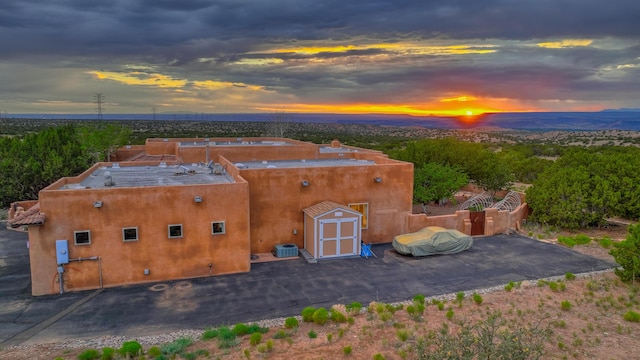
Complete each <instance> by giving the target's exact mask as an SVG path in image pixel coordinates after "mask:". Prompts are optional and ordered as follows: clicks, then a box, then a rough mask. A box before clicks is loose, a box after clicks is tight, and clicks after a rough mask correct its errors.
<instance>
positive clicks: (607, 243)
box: [598, 236, 613, 249]
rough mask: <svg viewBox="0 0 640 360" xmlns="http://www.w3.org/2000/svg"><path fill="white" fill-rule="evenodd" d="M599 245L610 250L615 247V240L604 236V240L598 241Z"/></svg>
mask: <svg viewBox="0 0 640 360" xmlns="http://www.w3.org/2000/svg"><path fill="white" fill-rule="evenodd" d="M598 244H600V246H601V247H603V248H605V249H610V248H611V247H612V246H613V240H611V238H610V237H608V236H604V237H603V238H602V239H600V240H598Z"/></svg>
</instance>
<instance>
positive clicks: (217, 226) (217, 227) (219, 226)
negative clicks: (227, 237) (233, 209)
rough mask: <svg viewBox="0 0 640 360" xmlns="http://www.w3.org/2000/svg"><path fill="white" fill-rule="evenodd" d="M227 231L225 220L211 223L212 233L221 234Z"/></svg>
mask: <svg viewBox="0 0 640 360" xmlns="http://www.w3.org/2000/svg"><path fill="white" fill-rule="evenodd" d="M224 233H225V227H224V221H214V222H212V223H211V234H213V235H220V234H224Z"/></svg>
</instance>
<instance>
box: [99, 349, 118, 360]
mask: <svg viewBox="0 0 640 360" xmlns="http://www.w3.org/2000/svg"><path fill="white" fill-rule="evenodd" d="M115 355H116V349H114V348H112V347H108V346H106V347H103V348H102V355H100V360H112V359H113V358H114V357H115Z"/></svg>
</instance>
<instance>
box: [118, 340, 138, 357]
mask: <svg viewBox="0 0 640 360" xmlns="http://www.w3.org/2000/svg"><path fill="white" fill-rule="evenodd" d="M119 352H120V355H122V356H124V357H135V356H138V355H140V354H141V353H142V345H140V343H139V342H137V341H135V340H131V341H125V342H124V343H123V344H122V347H121V348H120V351H119Z"/></svg>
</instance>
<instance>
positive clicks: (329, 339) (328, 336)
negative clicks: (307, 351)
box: [327, 333, 333, 342]
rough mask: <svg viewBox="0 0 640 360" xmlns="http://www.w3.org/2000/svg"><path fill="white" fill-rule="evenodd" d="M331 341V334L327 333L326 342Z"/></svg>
mask: <svg viewBox="0 0 640 360" xmlns="http://www.w3.org/2000/svg"><path fill="white" fill-rule="evenodd" d="M331 340H333V334H332V333H328V334H327V341H328V342H331Z"/></svg>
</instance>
